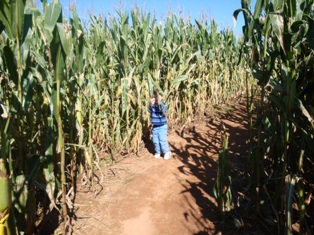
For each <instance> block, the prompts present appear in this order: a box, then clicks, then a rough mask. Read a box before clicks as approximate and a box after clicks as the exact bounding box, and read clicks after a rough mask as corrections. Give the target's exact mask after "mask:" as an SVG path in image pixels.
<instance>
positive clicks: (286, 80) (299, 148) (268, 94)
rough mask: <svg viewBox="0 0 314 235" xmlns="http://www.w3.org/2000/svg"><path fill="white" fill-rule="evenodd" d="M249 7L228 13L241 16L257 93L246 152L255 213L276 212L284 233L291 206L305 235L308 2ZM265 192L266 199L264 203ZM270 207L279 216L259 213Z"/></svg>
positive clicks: (312, 48)
mask: <svg viewBox="0 0 314 235" xmlns="http://www.w3.org/2000/svg"><path fill="white" fill-rule="evenodd" d="M250 8H251V1H242V9H238V10H237V11H235V13H234V15H235V16H237V15H238V13H239V12H243V13H244V19H245V27H244V31H243V32H244V41H245V46H244V47H245V48H246V49H249V50H250V56H251V58H250V64H251V71H252V74H253V76H254V77H255V78H256V79H257V81H258V84H259V86H260V94H261V99H260V104H259V110H260V112H259V114H258V118H257V120H258V122H257V123H256V130H255V137H256V139H257V140H256V142H255V145H254V146H253V149H252V153H251V166H252V168H251V178H252V179H251V183H252V186H253V187H254V190H255V195H254V197H255V199H256V208H257V213H259V214H260V215H261V216H263V217H267V218H269V217H272V218H275V217H278V214H279V215H280V216H281V217H280V221H277V222H278V229H277V232H278V233H279V230H280V228H281V225H284V227H285V229H284V231H285V234H292V222H295V221H293V218H294V217H293V216H292V214H293V212H294V211H293V209H292V208H293V207H292V204H293V203H296V204H298V208H299V219H300V221H299V224H300V233H301V234H305V233H306V232H308V231H307V226H306V218H305V216H304V215H305V212H306V207H307V205H306V204H305V201H304V197H305V194H306V195H307V196H306V197H307V198H308V197H311V193H310V192H311V187H312V186H311V185H309V184H308V183H306V181H307V178H308V179H310V178H311V177H313V176H312V173H313V172H312V170H313V153H314V149H313V143H314V142H313V127H314V122H313V116H314V110H313V107H312V104H313V101H314V100H313V94H312V90H313V84H314V80H313V79H314V74H313V71H314V68H313V62H314V61H313V60H314V44H313V39H314V21H313V16H314V15H313V9H314V2H313V1H306V0H297V1H290V0H289V1H283V0H282V1H270V0H268V1H262V0H258V1H256V4H255V7H254V11H253V12H251V9H250ZM265 160H267V161H265ZM266 163H267V165H266ZM264 167H265V168H266V167H267V168H266V169H265V168H264ZM309 173H310V174H309ZM296 184H297V185H298V186H297V187H295V185H296ZM275 185H276V187H275ZM268 191H270V192H271V196H270V198H269V199H265V197H266V195H267V193H268ZM294 196H296V197H294ZM293 198H296V200H295V201H294V200H293ZM265 201H267V202H268V203H262V202H265ZM270 205H274V206H275V208H277V209H278V210H279V213H278V214H277V213H276V212H273V213H268V214H264V213H265V211H267V209H265V207H266V206H269V207H270ZM263 212H264V213H263Z"/></svg>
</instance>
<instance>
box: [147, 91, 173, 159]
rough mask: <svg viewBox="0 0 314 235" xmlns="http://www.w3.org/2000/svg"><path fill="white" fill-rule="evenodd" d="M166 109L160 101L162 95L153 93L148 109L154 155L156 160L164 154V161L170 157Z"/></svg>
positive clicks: (156, 92)
mask: <svg viewBox="0 0 314 235" xmlns="http://www.w3.org/2000/svg"><path fill="white" fill-rule="evenodd" d="M167 111H168V109H167V107H166V103H165V102H164V101H163V100H162V95H161V94H160V93H159V92H158V91H157V90H154V91H153V96H152V98H151V104H150V105H149V107H148V112H149V113H150V117H151V123H152V135H153V143H154V146H155V155H154V157H155V158H156V159H157V158H159V157H160V156H161V153H163V154H164V159H165V160H168V159H170V157H171V152H170V150H169V145H168V141H167V135H168V125H167V117H166V113H167Z"/></svg>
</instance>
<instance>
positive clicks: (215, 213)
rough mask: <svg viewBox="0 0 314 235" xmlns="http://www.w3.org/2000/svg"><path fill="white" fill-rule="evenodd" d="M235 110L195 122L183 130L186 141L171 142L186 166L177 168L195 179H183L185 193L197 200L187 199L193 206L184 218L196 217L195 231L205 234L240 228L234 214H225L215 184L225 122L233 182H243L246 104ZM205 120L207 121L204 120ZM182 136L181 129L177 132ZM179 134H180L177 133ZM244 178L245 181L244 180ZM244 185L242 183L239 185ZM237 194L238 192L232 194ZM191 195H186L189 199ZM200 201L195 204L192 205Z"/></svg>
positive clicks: (176, 155)
mask: <svg viewBox="0 0 314 235" xmlns="http://www.w3.org/2000/svg"><path fill="white" fill-rule="evenodd" d="M239 106H240V109H238V110H233V111H232V112H230V113H229V114H227V115H225V116H224V117H223V118H221V119H219V120H218V119H217V120H216V119H215V120H213V121H211V122H206V127H204V126H203V125H202V126H198V125H201V124H195V126H194V127H193V129H191V130H189V131H186V132H185V133H184V134H183V137H182V138H183V140H184V141H186V144H184V145H181V146H180V145H178V144H176V143H171V142H170V147H171V150H172V152H173V153H174V157H175V158H177V159H179V160H180V161H181V162H182V163H183V166H182V167H179V168H178V170H179V171H180V172H181V173H182V174H187V175H188V174H191V175H194V176H195V177H196V179H195V181H193V182H191V181H188V180H186V182H182V183H181V184H182V186H183V188H184V190H183V191H182V193H183V194H186V193H187V194H190V195H191V196H192V197H193V199H194V202H192V201H187V203H188V204H189V206H190V208H189V210H188V211H187V212H185V213H184V215H183V216H184V219H185V220H186V221H189V222H191V220H192V221H194V223H195V224H197V227H198V228H199V232H197V233H195V235H202V234H235V233H236V232H237V231H238V230H239V229H238V228H237V227H236V226H235V225H234V222H233V217H232V216H231V217H230V216H229V217H228V216H223V215H222V214H221V213H220V212H219V210H218V207H217V204H216V201H215V198H214V195H213V186H214V184H215V181H216V176H217V161H218V156H219V152H220V146H221V131H222V123H223V125H224V127H225V129H226V133H227V135H228V136H229V156H230V162H231V164H232V167H235V168H236V169H234V170H233V171H232V174H233V175H232V181H233V183H235V184H237V183H240V185H243V181H244V180H243V177H244V174H243V173H241V171H240V170H239V167H241V168H242V167H244V165H243V162H245V161H243V159H244V158H245V157H246V138H247V134H248V133H247V128H246V125H247V123H246V121H245V120H246V119H245V116H246V112H245V106H244V105H239ZM203 123H204V122H203ZM176 133H177V134H178V136H179V133H178V132H176ZM178 138H180V137H178ZM241 181H242V183H241ZM240 187H242V186H240ZM233 196H235V195H233ZM188 198H189V197H186V200H188ZM195 204H196V205H197V206H198V208H195V206H193V205H195Z"/></svg>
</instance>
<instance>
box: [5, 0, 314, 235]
mask: <svg viewBox="0 0 314 235" xmlns="http://www.w3.org/2000/svg"><path fill="white" fill-rule="evenodd" d="M242 6H243V7H242V8H241V9H238V10H236V11H235V13H234V16H235V17H237V16H238V14H239V13H240V12H243V15H244V18H245V26H244V28H243V29H244V32H243V33H244V35H243V38H241V39H239V40H237V39H236V37H235V35H234V34H233V32H232V31H231V30H229V29H223V30H218V26H217V24H216V22H215V21H214V20H210V21H208V20H206V19H200V20H195V22H191V21H190V20H189V19H184V18H183V17H181V16H178V15H175V14H168V16H167V17H166V19H165V20H164V21H158V20H157V19H156V17H155V16H154V15H152V14H151V13H147V12H145V11H141V10H140V9H138V8H136V7H135V8H134V9H133V10H131V11H130V12H128V11H123V10H122V9H121V10H119V11H117V13H116V15H114V16H109V17H108V18H104V17H100V16H99V17H96V16H94V15H92V14H91V15H90V17H89V24H88V25H84V24H83V22H82V20H81V18H80V17H79V15H78V13H77V11H76V9H75V6H72V9H71V14H70V15H71V16H70V17H69V18H68V19H67V18H65V17H64V16H63V15H62V6H61V4H60V2H59V1H58V0H53V1H52V2H47V1H46V0H43V1H42V9H39V8H38V6H36V5H35V4H34V3H33V1H32V0H20V1H15V0H1V1H0V42H1V43H0V82H1V88H0V106H1V108H0V114H1V117H0V131H1V137H0V138H1V139H0V140H1V155H0V187H1V188H0V196H1V197H0V234H33V233H34V231H35V230H36V226H35V224H36V223H35V222H36V220H37V217H36V216H37V213H38V208H39V207H43V208H44V206H43V202H42V197H45V198H46V199H47V201H49V206H48V208H46V209H45V210H44V211H43V212H42V214H41V217H45V216H46V215H47V214H48V213H49V211H52V210H56V211H58V212H59V213H60V215H61V217H62V220H63V221H64V224H65V233H68V232H69V233H70V232H71V226H70V224H71V218H72V216H73V215H74V213H75V208H74V201H75V196H76V186H77V185H76V182H77V178H78V176H80V177H81V178H82V179H83V181H84V182H85V184H86V186H87V187H89V188H90V189H91V190H92V189H93V187H94V185H95V184H97V183H99V180H101V179H99V178H98V177H96V175H95V174H94V172H95V170H96V169H97V168H98V167H99V162H100V161H103V162H105V163H106V164H114V163H115V162H116V161H117V160H118V158H119V156H120V155H123V154H129V153H137V152H138V151H139V150H140V149H141V148H143V146H144V145H143V139H145V136H147V135H148V134H149V131H150V124H149V116H148V113H147V106H148V104H149V101H150V97H151V94H152V92H153V89H154V88H157V89H159V90H160V91H162V92H163V93H164V97H166V101H167V103H168V106H169V116H168V119H169V123H170V126H177V125H182V124H183V123H191V122H193V120H195V119H197V118H204V117H205V116H210V115H212V114H213V113H214V112H215V108H216V107H218V106H219V105H221V104H228V103H229V102H231V101H233V100H234V99H235V98H237V97H239V96H245V97H247V100H248V114H249V115H248V116H249V118H250V119H249V123H251V125H250V126H249V128H250V130H251V135H250V139H249V145H248V148H250V149H248V151H249V153H250V156H249V159H248V164H250V165H251V168H250V172H247V174H248V175H249V178H250V180H251V182H250V187H251V189H252V198H255V202H256V210H257V213H259V214H260V215H262V216H263V215H264V216H265V214H263V213H264V210H263V207H264V206H269V207H271V206H272V208H275V210H274V211H272V212H271V213H270V214H267V216H268V217H269V216H272V217H274V218H275V219H274V220H276V225H278V226H277V227H276V229H277V228H278V231H279V230H281V229H282V228H285V229H286V230H287V231H286V232H287V234H289V233H290V234H291V221H292V220H293V219H294V218H295V217H292V215H291V213H292V204H293V203H297V205H298V208H299V213H300V214H299V216H298V219H299V220H300V224H301V225H302V226H301V227H302V229H303V230H302V231H306V229H307V225H306V213H307V212H308V211H309V208H308V207H307V206H308V204H307V202H308V200H310V198H311V187H312V188H313V178H307V177H306V176H307V175H311V176H313V174H312V173H313V165H314V164H313V157H312V156H313V153H314V151H313V118H312V117H313V114H314V109H313V99H314V96H313V93H312V90H313V88H314V81H313V75H314V70H313V58H314V56H313V46H314V42H313V38H314V32H313V30H314V28H313V1H309V0H297V2H295V1H283V0H282V1H269V0H260V1H257V3H256V6H255V9H254V12H253V13H252V12H251V10H250V1H244V0H242ZM253 78H255V79H253ZM257 84H258V85H257ZM256 85H257V86H256ZM255 94H258V99H259V103H258V105H257V109H258V110H259V114H258V118H257V121H256V123H253V121H252V118H251V114H252V112H253V108H254V107H253V104H254V102H253V100H256V97H255ZM224 148H225V149H226V148H227V146H225V147H224ZM309 172H310V173H311V174H308V173H309ZM311 180H312V181H311ZM274 185H278V187H274ZM269 193H271V197H267V195H269ZM43 195H44V196H43ZM229 198H230V197H229ZM262 201H263V202H265V203H264V204H262ZM268 211H269V210H268ZM289 229H290V230H289ZM276 231H277V230H276Z"/></svg>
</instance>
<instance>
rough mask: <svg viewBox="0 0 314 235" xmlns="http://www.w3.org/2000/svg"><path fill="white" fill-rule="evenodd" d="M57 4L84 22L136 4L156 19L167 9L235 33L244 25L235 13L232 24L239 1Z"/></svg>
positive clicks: (71, 0) (81, 0)
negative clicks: (91, 16)
mask: <svg viewBox="0 0 314 235" xmlns="http://www.w3.org/2000/svg"><path fill="white" fill-rule="evenodd" d="M39 1H40V0H36V1H35V2H39ZM51 1H52V0H51ZM51 1H49V0H48V2H51ZM253 2H255V1H253ZM61 3H62V5H63V7H64V14H65V16H66V17H67V16H68V14H69V5H70V4H75V5H76V7H77V9H78V12H79V15H80V18H82V19H83V21H88V15H89V12H92V13H93V14H94V15H95V16H98V15H99V14H103V15H104V16H105V17H107V16H108V14H111V15H113V14H115V10H116V9H119V8H120V7H122V8H123V9H127V10H128V9H132V8H134V5H135V4H136V5H137V6H139V7H140V8H142V9H145V10H146V11H147V12H156V17H157V19H159V20H162V19H165V17H166V16H167V13H168V11H169V10H170V11H171V12H173V13H175V14H180V15H182V16H183V17H191V19H197V20H199V19H200V18H201V15H204V16H206V17H207V19H209V20H210V19H215V21H216V22H217V24H218V26H219V29H223V28H230V29H232V30H234V32H235V33H236V34H237V35H239V34H241V32H242V29H241V28H242V26H243V24H244V23H243V22H244V20H243V15H242V13H241V14H239V16H238V19H237V23H236V26H234V24H233V17H232V16H233V12H234V10H236V9H238V8H241V0H87V1H86V0H61ZM193 22H194V21H193Z"/></svg>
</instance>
